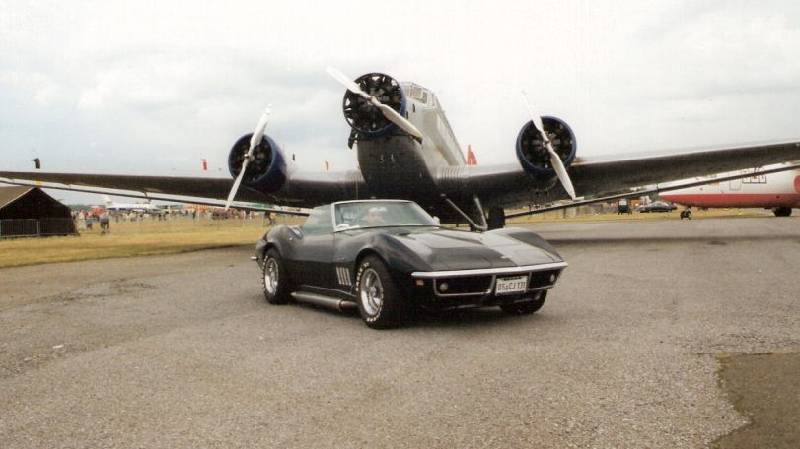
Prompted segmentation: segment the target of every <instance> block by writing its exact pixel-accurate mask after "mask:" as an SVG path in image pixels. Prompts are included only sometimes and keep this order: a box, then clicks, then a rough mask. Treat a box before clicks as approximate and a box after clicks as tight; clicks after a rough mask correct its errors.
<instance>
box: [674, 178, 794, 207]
mask: <svg viewBox="0 0 800 449" xmlns="http://www.w3.org/2000/svg"><path fill="white" fill-rule="evenodd" d="M751 171H752V170H751ZM661 197H662V198H664V199H665V200H667V201H672V202H674V203H678V204H682V205H685V206H690V207H703V208H715V207H741V208H778V207H788V208H796V207H800V170H789V171H785V172H779V173H770V174H766V175H763V174H762V175H760V174H758V173H757V172H755V173H754V174H753V176H750V177H747V178H742V179H736V180H732V181H724V182H716V183H711V184H707V185H704V186H699V187H691V188H688V189H681V190H675V191H672V192H669V193H664V194H662V195H661Z"/></svg>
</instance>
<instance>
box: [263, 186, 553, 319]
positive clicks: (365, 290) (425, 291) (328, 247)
mask: <svg viewBox="0 0 800 449" xmlns="http://www.w3.org/2000/svg"><path fill="white" fill-rule="evenodd" d="M254 259H255V260H256V261H258V263H259V265H260V266H261V280H262V285H263V288H264V296H265V297H266V299H267V301H268V302H270V303H272V304H285V303H287V302H289V301H290V300H291V299H295V300H299V301H304V302H310V303H314V304H317V305H321V306H326V307H331V308H335V309H339V310H344V309H348V308H351V309H354V308H357V309H358V311H359V313H360V314H361V317H362V318H363V320H364V322H365V323H366V324H367V325H368V326H370V327H372V328H389V327H395V326H398V325H400V324H401V323H402V321H403V318H404V316H405V315H406V313H407V312H408V311H409V310H410V309H411V308H413V307H422V308H431V309H453V308H464V307H484V306H499V307H500V308H501V309H502V310H504V311H505V312H507V313H510V314H515V315H524V314H529V313H534V312H536V311H537V310H539V309H540V308H541V307H542V306H543V305H544V302H545V297H546V296H547V290H548V289H550V288H552V287H553V286H554V285H555V283H556V280H557V279H558V278H559V275H560V274H561V271H562V270H563V269H564V268H566V266H567V263H566V262H564V260H563V259H562V258H561V256H559V254H558V253H557V252H556V250H555V249H553V247H551V246H550V245H549V244H548V243H547V242H546V241H545V240H544V239H542V238H541V237H540V236H539V235H537V234H536V233H534V232H531V231H528V230H526V229H520V228H504V229H495V230H492V231H488V232H483V233H478V232H470V231H466V230H457V229H448V228H444V227H441V226H439V224H438V223H437V222H436V221H435V220H434V219H433V218H432V217H431V216H430V215H428V214H427V213H426V212H425V211H424V210H423V209H422V208H421V207H420V206H418V205H417V204H416V203H414V202H411V201H402V200H365V201H343V202H338V203H333V204H330V205H326V206H321V207H317V208H315V209H313V211H312V212H311V215H310V216H309V217H308V219H307V221H306V223H305V224H304V225H302V226H286V225H279V226H276V227H273V228H272V229H270V230H269V231H268V232H267V233H266V234H265V235H264V236H263V237H262V238H261V239H259V241H258V242H257V243H256V255H255V257H254Z"/></svg>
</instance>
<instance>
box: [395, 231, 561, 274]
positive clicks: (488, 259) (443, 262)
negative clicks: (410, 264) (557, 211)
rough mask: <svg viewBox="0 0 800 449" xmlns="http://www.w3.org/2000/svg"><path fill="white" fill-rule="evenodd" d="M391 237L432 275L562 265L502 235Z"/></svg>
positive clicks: (551, 256) (539, 248)
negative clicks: (424, 263) (424, 265)
mask: <svg viewBox="0 0 800 449" xmlns="http://www.w3.org/2000/svg"><path fill="white" fill-rule="evenodd" d="M391 234H392V235H393V237H394V238H395V239H397V240H398V241H399V242H400V243H402V244H403V245H405V246H406V247H407V248H409V249H410V250H411V251H413V252H414V253H415V254H417V256H419V257H421V258H422V259H423V260H424V261H425V262H426V263H427V264H428V265H430V267H431V268H430V269H431V270H432V271H441V270H470V269H482V268H503V267H515V266H523V265H538V264H545V263H553V262H561V261H562V259H561V257H559V255H558V254H557V253H555V252H554V251H551V250H550V248H545V247H543V246H539V245H536V244H531V243H526V242H523V241H521V240H519V239H517V238H515V237H513V236H511V235H508V234H506V233H503V232H492V231H490V232H484V233H477V232H466V231H457V230H451V229H444V228H439V229H434V230H431V229H429V228H428V229H426V230H412V229H409V228H405V229H402V230H400V229H398V230H395V231H393V232H391ZM529 234H531V235H533V233H529Z"/></svg>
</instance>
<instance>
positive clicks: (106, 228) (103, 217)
mask: <svg viewBox="0 0 800 449" xmlns="http://www.w3.org/2000/svg"><path fill="white" fill-rule="evenodd" d="M106 232H111V219H110V217H109V216H108V211H103V213H102V214H100V233H101V234H105V233H106Z"/></svg>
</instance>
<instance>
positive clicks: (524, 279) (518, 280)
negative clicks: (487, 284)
mask: <svg viewBox="0 0 800 449" xmlns="http://www.w3.org/2000/svg"><path fill="white" fill-rule="evenodd" d="M527 289H528V275H524V276H513V277H505V278H497V284H496V285H495V287H494V293H495V294H496V295H511V294H514V293H525V291H526V290H527Z"/></svg>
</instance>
